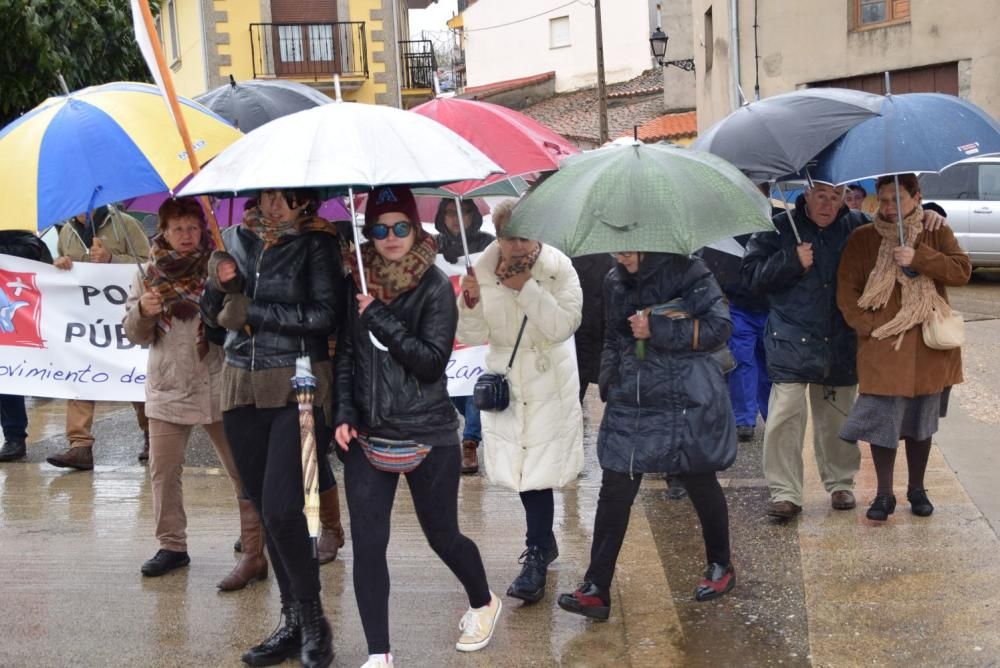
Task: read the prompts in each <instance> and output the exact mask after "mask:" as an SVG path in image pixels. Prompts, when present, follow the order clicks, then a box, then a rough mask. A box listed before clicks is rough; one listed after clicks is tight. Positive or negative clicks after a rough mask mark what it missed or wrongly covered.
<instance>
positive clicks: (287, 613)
mask: <svg viewBox="0 0 1000 668" xmlns="http://www.w3.org/2000/svg"><path fill="white" fill-rule="evenodd" d="M281 616H282V618H283V619H284V620H285V623H284V624H282V625H281V626H279V627H278V630H277V631H275V632H274V633H272V634H271V635H270V637H269V638H267V639H266V640H265V641H264V642H262V643H261V644H259V645H254V646H253V647H251V648H250V649H248V650H247V651H246V652H244V653H243V657H242V658H243V663H246V664H249V665H251V666H273V665H276V664H279V663H282V662H283V661H285V660H286V659H291V658H292V657H295V656H298V655H299V652H300V651H301V649H302V627H301V622H300V621H299V613H298V610H297V609H296V607H295V606H293V605H282V606H281Z"/></svg>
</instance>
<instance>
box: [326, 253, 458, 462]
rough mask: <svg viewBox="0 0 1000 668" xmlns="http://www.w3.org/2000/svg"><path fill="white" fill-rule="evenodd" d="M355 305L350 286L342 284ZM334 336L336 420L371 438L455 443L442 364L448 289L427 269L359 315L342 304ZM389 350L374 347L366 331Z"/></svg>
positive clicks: (450, 333) (448, 344)
mask: <svg viewBox="0 0 1000 668" xmlns="http://www.w3.org/2000/svg"><path fill="white" fill-rule="evenodd" d="M349 293H350V295H351V303H352V304H353V303H354V301H355V300H354V294H356V291H355V290H354V286H353V285H352V286H351V288H350V289H349ZM348 311H349V313H348V315H347V322H346V326H345V327H343V328H342V329H341V332H340V337H339V338H338V340H337V358H336V362H335V364H336V370H335V372H334V385H335V391H336V395H335V396H336V405H337V419H336V424H337V425H341V424H349V425H351V426H353V427H355V428H357V429H358V430H359V431H361V432H365V433H368V434H370V435H372V436H380V437H383V438H395V439H413V440H416V441H418V442H420V443H425V444H427V445H450V444H455V445H457V444H458V431H457V430H458V415H457V413H456V412H455V408H454V406H453V405H452V403H451V400H450V398H449V397H448V384H447V377H446V376H445V370H446V369H447V367H448V362H449V360H450V359H451V349H452V346H453V344H454V342H455V329H456V327H457V326H458V307H457V306H456V304H455V291H454V289H453V288H452V286H451V282H450V281H449V280H448V278H447V277H446V276H445V275H444V273H443V272H442V271H441V270H440V269H437V268H436V267H431V268H430V269H428V270H427V271H426V272H425V273H424V275H423V277H422V278H421V280H420V283H419V284H418V285H417V287H415V288H414V289H412V290H410V291H409V292H405V293H403V294H402V295H400V296H398V297H396V298H395V299H394V300H392V302H391V303H390V304H385V303H383V302H381V301H379V300H375V301H374V302H372V303H371V305H369V306H368V308H367V309H365V312H364V315H361V316H359V315H358V313H357V309H356V308H350V309H348ZM369 331H371V332H372V333H373V334H375V335H376V336H377V337H378V340H379V341H381V342H382V344H383V345H385V346H386V347H387V348H388V349H389V350H388V351H387V352H386V351H382V350H378V349H377V348H376V347H375V346H374V345H373V344H372V342H371V340H370V339H369V336H368V332H369Z"/></svg>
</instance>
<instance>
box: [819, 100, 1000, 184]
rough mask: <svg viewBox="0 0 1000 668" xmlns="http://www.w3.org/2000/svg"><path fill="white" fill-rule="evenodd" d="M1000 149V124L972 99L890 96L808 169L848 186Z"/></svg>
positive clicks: (936, 169)
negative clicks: (878, 108) (971, 100)
mask: <svg viewBox="0 0 1000 668" xmlns="http://www.w3.org/2000/svg"><path fill="white" fill-rule="evenodd" d="M991 153H1000V123H997V121H996V120H994V119H993V118H992V117H991V116H989V115H988V114H987V113H986V112H985V111H983V110H982V109H980V108H979V107H977V106H976V105H974V104H972V103H971V102H969V101H967V100H963V99H961V98H958V97H955V96H953V95H943V94H941V93H907V94H903V95H887V96H886V97H885V101H884V102H883V104H882V109H881V111H880V112H879V115H878V116H875V117H874V118H870V119H868V120H866V121H864V122H863V123H859V124H858V125H855V126H854V127H853V128H851V129H850V130H848V131H847V132H846V133H845V134H844V135H843V136H842V137H840V139H838V140H837V141H835V142H833V143H832V144H830V145H829V146H828V147H827V148H825V149H824V150H823V151H822V152H821V153H820V154H819V155H818V156H817V157H816V161H815V162H816V164H815V166H810V167H808V168H807V169H808V171H809V176H810V177H812V179H813V180H815V181H824V182H826V183H833V184H842V183H848V182H851V181H858V180H860V179H867V178H877V177H879V176H883V175H886V174H904V173H909V172H939V171H941V170H942V169H944V168H946V167H948V166H949V165H952V164H954V163H956V162H960V161H962V160H965V159H966V158H971V157H973V156H978V155H988V154H991Z"/></svg>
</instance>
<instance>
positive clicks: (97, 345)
mask: <svg viewBox="0 0 1000 668" xmlns="http://www.w3.org/2000/svg"><path fill="white" fill-rule="evenodd" d="M438 266H439V267H440V268H441V269H442V270H443V271H445V273H447V274H448V275H449V276H450V277H451V279H452V283H453V285H454V286H455V290H456V294H457V291H458V281H459V279H460V277H461V276H462V275H464V273H465V267H464V265H452V264H448V263H447V262H445V261H444V260H443V259H442V258H441V257H440V256H439V257H438ZM135 273H136V267H135V265H131V264H89V263H84V262H77V263H74V265H73V269H72V270H71V271H60V270H58V269H55V268H53V267H52V266H50V265H47V264H43V263H41V262H34V261H31V260H23V259H21V258H17V257H12V256H9V255H0V394H14V395H23V396H29V397H53V398H57V399H93V400H98V401H145V400H146V394H145V388H144V382H145V380H146V350H145V349H144V348H143V347H140V346H137V345H134V344H133V343H132V342H130V341H129V340H128V337H126V336H125V331H124V328H123V327H122V324H121V323H122V318H123V317H124V316H125V300H126V299H127V298H128V291H129V286H130V285H131V283H132V278H133V276H135ZM485 370H486V346H471V347H466V346H460V345H459V344H457V343H456V344H455V349H454V351H453V352H452V355H451V361H450V362H449V363H448V368H447V372H446V373H447V375H448V392H449V394H451V395H452V396H466V395H470V394H472V388H473V386H474V385H475V382H476V378H478V377H479V375H480V374H481V373H483V372H484V371H485Z"/></svg>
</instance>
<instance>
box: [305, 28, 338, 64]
mask: <svg viewBox="0 0 1000 668" xmlns="http://www.w3.org/2000/svg"><path fill="white" fill-rule="evenodd" d="M309 60H313V61H316V60H333V26H332V25H329V24H324V25H311V26H309Z"/></svg>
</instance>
